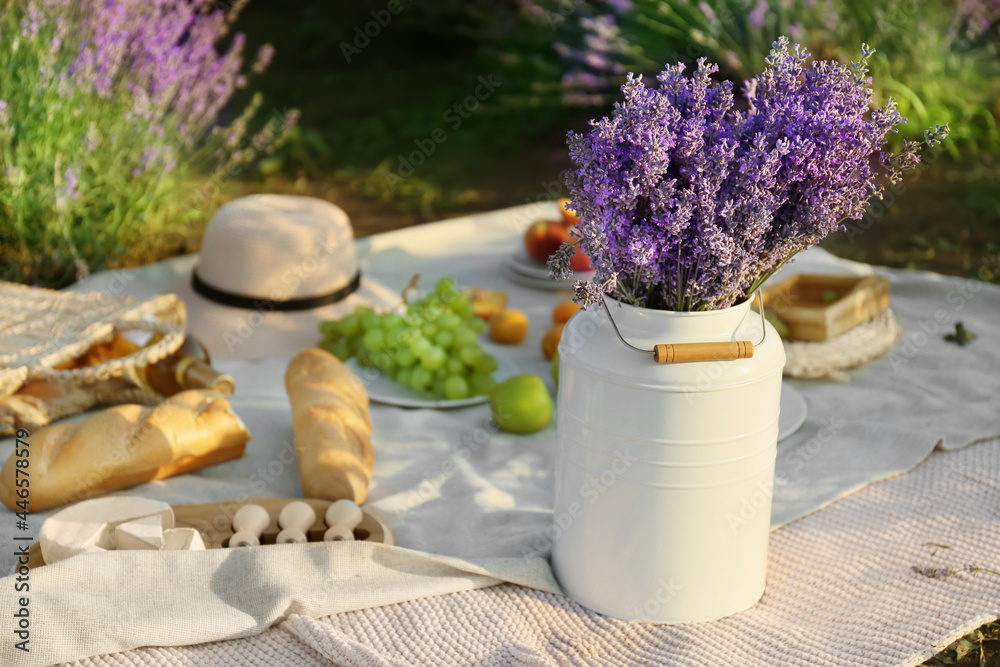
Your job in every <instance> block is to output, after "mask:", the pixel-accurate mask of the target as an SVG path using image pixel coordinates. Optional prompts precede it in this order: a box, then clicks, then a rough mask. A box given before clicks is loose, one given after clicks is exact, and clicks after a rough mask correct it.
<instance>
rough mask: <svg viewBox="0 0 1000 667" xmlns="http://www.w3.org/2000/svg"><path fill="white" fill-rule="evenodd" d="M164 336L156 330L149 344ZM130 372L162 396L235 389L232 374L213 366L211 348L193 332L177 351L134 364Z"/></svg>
mask: <svg viewBox="0 0 1000 667" xmlns="http://www.w3.org/2000/svg"><path fill="white" fill-rule="evenodd" d="M162 337H163V334H159V333H157V334H154V335H153V337H152V338H150V340H149V343H147V345H148V344H151V343H154V342H156V341H157V340H159V339H160V338H162ZM129 376H130V377H131V379H132V381H133V382H134V383H135V384H136V385H138V386H139V387H142V388H143V389H146V390H148V391H152V392H155V393H157V394H159V395H160V396H173V395H174V394H176V393H178V392H180V391H184V390H185V389H209V390H211V391H214V392H216V393H219V394H222V395H223V396H232V394H233V390H234V389H235V385H234V383H233V378H232V377H231V376H230V375H227V374H225V373H220V372H219V371H217V370H216V369H214V368H212V366H211V359H210V358H209V356H208V350H206V349H205V347H204V346H203V345H202V344H201V343H200V342H199V341H198V339H196V338H194V337H193V336H186V337H185V338H184V342H183V343H181V346H180V347H179V348H178V349H177V351H176V352H174V353H173V354H171V355H169V356H167V357H164V358H163V359H160V360H159V361H157V362H156V363H154V364H148V365H146V366H138V365H136V366H133V367H132V372H131V373H130V374H129Z"/></svg>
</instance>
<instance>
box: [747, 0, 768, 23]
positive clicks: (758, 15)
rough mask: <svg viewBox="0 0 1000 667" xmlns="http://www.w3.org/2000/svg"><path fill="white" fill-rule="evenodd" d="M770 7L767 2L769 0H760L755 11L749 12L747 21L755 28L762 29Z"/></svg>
mask: <svg viewBox="0 0 1000 667" xmlns="http://www.w3.org/2000/svg"><path fill="white" fill-rule="evenodd" d="M770 9H771V6H770V5H768V4H767V0H760V2H758V3H757V6H756V7H754V8H753V11H751V12H750V13H749V14H747V21H749V22H750V25H751V26H752V27H753V29H754V30H760V29H761V28H763V27H764V19H766V18H767V12H768V11H769V10H770Z"/></svg>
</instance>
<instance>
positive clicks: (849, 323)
mask: <svg viewBox="0 0 1000 667" xmlns="http://www.w3.org/2000/svg"><path fill="white" fill-rule="evenodd" d="M833 292H835V293H836V299H835V300H829V299H828V298H827V295H832V293H833ZM763 298H764V308H766V309H768V310H771V311H773V312H774V313H775V314H776V315H777V316H778V317H780V318H781V319H782V320H783V321H784V322H785V324H787V325H788V338H789V339H791V340H807V341H823V340H829V339H831V338H835V337H836V336H839V335H840V334H842V333H844V332H845V331H849V330H850V329H853V328H854V327H856V326H857V325H859V324H861V323H862V322H866V321H868V320H870V319H871V318H873V317H875V316H876V315H878V314H880V313H882V312H884V311H885V309H886V308H888V307H889V281H888V280H886V279H885V278H882V277H881V276H843V275H816V274H808V273H800V274H798V275H795V276H792V277H790V278H788V279H786V280H783V281H782V282H780V283H778V284H777V285H774V286H773V287H770V288H768V289H766V290H764V293H763Z"/></svg>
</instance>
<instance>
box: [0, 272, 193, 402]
mask: <svg viewBox="0 0 1000 667" xmlns="http://www.w3.org/2000/svg"><path fill="white" fill-rule="evenodd" d="M185 320H186V313H185V310H184V304H183V302H182V301H181V300H180V299H179V298H178V297H177V296H176V295H174V294H163V295H158V296H154V297H151V298H149V299H146V300H137V299H133V298H131V297H118V296H111V295H108V294H105V293H102V292H92V293H86V294H80V293H76V292H59V291H55V290H49V289H43V288H38V287H27V286H24V285H17V284H14V283H8V282H2V281H0V398H2V397H5V396H10V395H12V394H14V393H15V392H16V391H17V390H18V389H19V388H20V387H21V385H23V384H24V383H25V382H29V381H32V380H48V381H51V382H72V383H86V382H93V381H99V380H107V379H109V378H114V377H122V376H124V375H126V374H127V373H129V372H130V371H131V370H132V369H133V368H135V367H138V366H145V365H148V364H152V363H156V362H157V361H159V360H160V359H163V358H164V357H167V356H169V355H170V354H172V353H173V352H175V351H176V350H177V349H178V348H179V347H180V346H181V344H182V343H183V342H184V326H185ZM127 329H144V330H149V331H161V332H163V333H164V334H165V335H164V336H163V338H161V339H160V340H158V341H156V342H155V343H153V344H151V345H149V346H147V347H143V348H141V349H140V350H137V351H136V352H134V353H132V354H130V355H128V356H125V357H121V358H118V359H112V360H110V361H107V362H104V363H102V364H98V365H96V366H88V367H86V368H78V369H73V370H58V369H56V368H55V366H57V365H59V364H61V363H63V362H65V361H69V360H70V359H73V358H75V357H78V356H80V355H81V354H83V353H84V352H86V351H87V350H88V349H89V348H90V347H91V346H93V345H96V344H98V343H104V342H107V341H110V340H111V339H112V338H113V337H114V335H115V332H116V331H118V330H127Z"/></svg>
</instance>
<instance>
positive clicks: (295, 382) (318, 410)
mask: <svg viewBox="0 0 1000 667" xmlns="http://www.w3.org/2000/svg"><path fill="white" fill-rule="evenodd" d="M285 387H286V388H287V389H288V398H289V400H290V401H291V404H292V426H293V429H294V432H295V449H296V451H297V452H298V455H299V476H300V478H301V480H302V491H303V493H304V494H305V497H306V498H321V499H325V500H340V499H342V498H346V499H349V500H353V501H354V502H356V503H358V504H359V505H360V504H361V503H363V502H364V501H365V496H367V494H368V482H369V480H371V476H372V466H373V465H374V462H375V453H374V451H373V449H372V441H371V434H372V427H371V418H370V417H369V415H368V393H367V392H366V391H365V389H364V386H363V385H362V384H361V380H360V379H358V378H357V377H356V376H355V375H354V373H352V372H351V371H350V369H349V368H347V367H346V366H345V365H344V364H343V363H341V361H340V360H339V359H337V358H336V357H335V356H333V355H332V354H330V353H329V352H326V351H324V350H320V349H318V348H307V349H305V350H303V351H302V352H300V353H299V354H297V355H295V357H293V358H292V360H291V361H290V362H289V364H288V370H287V371H285Z"/></svg>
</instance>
